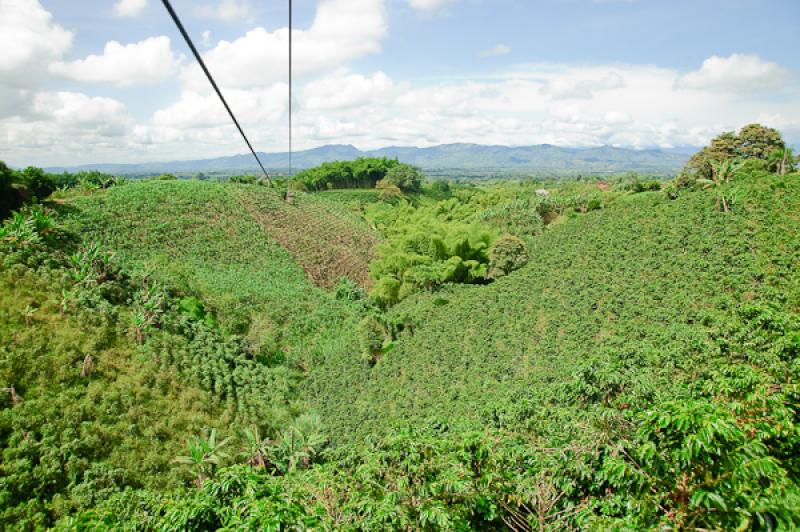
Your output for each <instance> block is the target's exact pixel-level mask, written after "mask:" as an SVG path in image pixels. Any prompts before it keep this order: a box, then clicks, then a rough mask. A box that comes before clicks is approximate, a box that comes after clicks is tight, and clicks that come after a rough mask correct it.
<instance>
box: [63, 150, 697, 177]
mask: <svg viewBox="0 0 800 532" xmlns="http://www.w3.org/2000/svg"><path fill="white" fill-rule="evenodd" d="M692 152H693V150H692V149H690V148H686V149H675V150H633V149H625V148H613V147H610V146H603V147H599V148H562V147H558V146H552V145H548V144H541V145H537V146H522V147H508V146H485V145H481V144H443V145H440V146H432V147H429V148H413V147H389V148H381V149H378V150H370V151H361V150H359V149H357V148H356V147H355V146H350V145H341V144H335V145H327V146H322V147H319V148H314V149H310V150H304V151H300V152H295V153H294V155H293V158H292V160H293V164H294V167H295V168H310V167H313V166H317V165H319V164H321V163H323V162H328V161H336V160H349V159H355V158H357V157H389V158H395V157H396V158H398V159H399V160H401V161H403V162H406V163H409V164H413V165H415V166H418V167H420V168H422V169H423V170H426V171H429V172H433V173H448V172H449V173H457V172H458V171H466V172H467V173H469V174H471V175H475V174H480V173H487V174H488V173H495V174H496V173H531V174H536V175H570V174H571V175H574V174H580V173H601V174H613V173H620V172H626V171H636V172H641V173H653V174H674V173H676V172H677V171H679V170H680V169H681V167H682V166H683V165H684V164H685V163H686V161H687V160H688V159H689V157H690V155H691V153H692ZM259 157H260V158H261V160H262V162H263V163H264V166H266V167H267V168H268V170H272V171H275V172H282V171H285V170H286V169H287V168H288V166H289V155H288V154H287V153H259ZM48 170H49V171H53V172H60V171H64V170H68V171H80V170H99V171H102V172H108V173H112V174H119V175H151V174H160V173H165V172H171V173H176V174H186V173H199V172H204V173H237V172H255V171H256V170H258V166H257V165H256V163H255V160H254V159H253V156H252V155H251V154H242V155H234V156H231V157H218V158H215V159H202V160H195V161H171V162H154V163H140V164H90V165H83V166H75V167H54V168H48Z"/></svg>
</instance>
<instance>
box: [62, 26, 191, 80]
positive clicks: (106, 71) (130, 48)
mask: <svg viewBox="0 0 800 532" xmlns="http://www.w3.org/2000/svg"><path fill="white" fill-rule="evenodd" d="M180 62H181V59H180V58H178V57H176V55H175V54H174V53H173V52H172V47H171V46H170V40H169V37H164V36H161V37H151V38H149V39H146V40H144V41H141V42H137V43H132V44H127V45H122V44H120V43H118V42H116V41H111V42H109V43H107V44H106V45H105V48H104V50H103V55H90V56H89V57H87V58H86V59H79V60H77V61H70V62H61V61H59V62H55V63H53V64H51V65H50V72H51V73H52V74H57V75H60V76H64V77H66V78H70V79H74V80H76V81H84V82H89V83H112V84H115V85H120V86H129V85H134V84H155V83H160V82H162V81H165V80H166V79H168V78H169V77H170V76H172V75H173V74H174V73H176V72H177V69H178V67H179V65H180Z"/></svg>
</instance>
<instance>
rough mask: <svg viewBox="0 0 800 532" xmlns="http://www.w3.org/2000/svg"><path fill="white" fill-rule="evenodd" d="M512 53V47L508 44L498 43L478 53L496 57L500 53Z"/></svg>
mask: <svg viewBox="0 0 800 532" xmlns="http://www.w3.org/2000/svg"><path fill="white" fill-rule="evenodd" d="M508 53H511V47H510V46H508V45H506V44H498V45H496V46H492V47H491V48H487V49H486V50H483V51H482V52H481V53H479V54H478V56H479V57H496V56H498V55H506V54H508Z"/></svg>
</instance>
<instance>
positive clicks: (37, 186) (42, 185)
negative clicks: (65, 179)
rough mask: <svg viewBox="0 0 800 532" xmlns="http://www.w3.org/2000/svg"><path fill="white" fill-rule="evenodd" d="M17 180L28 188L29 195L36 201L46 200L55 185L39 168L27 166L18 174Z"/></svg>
mask: <svg viewBox="0 0 800 532" xmlns="http://www.w3.org/2000/svg"><path fill="white" fill-rule="evenodd" d="M19 179H20V180H21V181H22V182H23V183H25V184H26V185H27V187H28V191H29V192H30V193H31V195H32V196H33V197H35V198H37V199H40V200H43V199H45V198H47V197H48V196H49V195H50V194H52V193H53V191H54V190H55V189H56V183H55V182H54V181H53V179H52V177H51V176H49V175H48V174H46V173H45V172H44V170H42V169H41V168H36V167H34V166H29V167H27V168H26V169H24V170H22V171H21V172H19Z"/></svg>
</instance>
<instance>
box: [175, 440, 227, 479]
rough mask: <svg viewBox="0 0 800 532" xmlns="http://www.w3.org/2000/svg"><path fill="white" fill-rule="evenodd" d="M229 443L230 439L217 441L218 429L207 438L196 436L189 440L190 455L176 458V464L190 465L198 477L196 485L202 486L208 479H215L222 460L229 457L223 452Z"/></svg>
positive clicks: (187, 445)
mask: <svg viewBox="0 0 800 532" xmlns="http://www.w3.org/2000/svg"><path fill="white" fill-rule="evenodd" d="M229 441H230V438H226V439H224V440H222V441H217V429H211V430H209V431H208V436H207V437H203V436H195V437H193V438H192V439H191V440H189V442H187V444H186V447H187V450H188V454H186V455H183V456H178V457H176V458H175V462H176V463H178V464H184V465H188V466H189V467H190V468H191V469H192V470H193V471H194V473H195V474H196V475H197V480H196V481H195V482H196V484H197V485H198V486H202V485H203V482H205V481H206V480H207V479H209V478H214V474H215V473H216V472H217V468H218V467H219V465H220V460H221V459H222V458H227V457H228V456H229V455H228V454H227V453H226V452H225V451H223V450H222V448H223V447H225V445H226V444H227V443H228V442H229Z"/></svg>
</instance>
